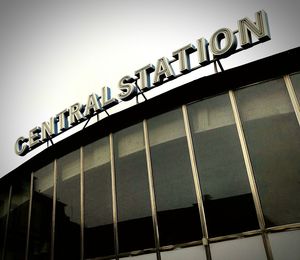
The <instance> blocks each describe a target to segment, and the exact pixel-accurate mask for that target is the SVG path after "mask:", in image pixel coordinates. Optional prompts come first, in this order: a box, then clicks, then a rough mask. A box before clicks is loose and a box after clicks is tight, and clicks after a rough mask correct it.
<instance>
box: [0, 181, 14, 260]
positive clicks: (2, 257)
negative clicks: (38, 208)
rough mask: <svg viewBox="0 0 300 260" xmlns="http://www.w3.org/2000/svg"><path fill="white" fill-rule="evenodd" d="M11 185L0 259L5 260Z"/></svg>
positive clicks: (10, 192)
mask: <svg viewBox="0 0 300 260" xmlns="http://www.w3.org/2000/svg"><path fill="white" fill-rule="evenodd" d="M12 188H13V187H12V185H10V187H9V193H8V203H7V216H6V221H5V230H4V241H3V252H2V256H1V259H2V260H4V259H5V251H6V241H7V231H8V221H9V212H10V205H11V196H12Z"/></svg>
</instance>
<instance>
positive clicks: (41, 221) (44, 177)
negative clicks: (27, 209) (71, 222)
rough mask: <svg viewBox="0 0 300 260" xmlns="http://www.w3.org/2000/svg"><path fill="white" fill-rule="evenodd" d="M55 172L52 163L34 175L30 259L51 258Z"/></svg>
mask: <svg viewBox="0 0 300 260" xmlns="http://www.w3.org/2000/svg"><path fill="white" fill-rule="evenodd" d="M53 172H54V165H53V163H50V164H49V165H47V166H45V167H43V168H41V169H40V170H38V171H36V172H35V173H34V184H33V196H32V211H31V220H30V240H29V241H30V242H29V259H50V258H51V231H52V208H53V182H54V180H53Z"/></svg>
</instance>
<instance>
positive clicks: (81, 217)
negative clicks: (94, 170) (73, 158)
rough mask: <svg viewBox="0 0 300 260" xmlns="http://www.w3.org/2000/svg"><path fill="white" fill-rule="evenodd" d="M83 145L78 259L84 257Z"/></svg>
mask: <svg viewBox="0 0 300 260" xmlns="http://www.w3.org/2000/svg"><path fill="white" fill-rule="evenodd" d="M83 156H84V154H83V147H82V146H81V147H80V249H81V250H80V259H81V260H83V259H84V175H83V169H84V165H83Z"/></svg>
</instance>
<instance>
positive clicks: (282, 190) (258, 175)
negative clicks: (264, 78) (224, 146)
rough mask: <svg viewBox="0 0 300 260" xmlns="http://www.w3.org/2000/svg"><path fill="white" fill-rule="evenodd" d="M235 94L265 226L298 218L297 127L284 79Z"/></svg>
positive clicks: (299, 141) (299, 155) (299, 153)
mask: <svg viewBox="0 0 300 260" xmlns="http://www.w3.org/2000/svg"><path fill="white" fill-rule="evenodd" d="M236 98H237V103H238V107H239V111H240V115H241V119H242V122H243V128H244V132H245V136H246V141H247V144H248V149H249V153H250V157H251V162H252V166H253V169H254V175H255V179H256V182H257V185H258V190H259V194H260V199H261V203H262V207H263V212H264V216H265V221H266V224H267V226H274V225H282V224H288V223H295V222H300V203H299V199H300V160H299V158H300V131H299V130H300V129H299V125H298V122H297V120H296V116H295V114H294V111H293V108H292V105H291V102H290V99H289V96H288V93H287V90H286V87H285V85H284V82H283V80H282V79H277V80H272V81H268V82H264V83H260V84H257V85H255V86H251V87H248V88H245V89H241V90H239V91H237V92H236Z"/></svg>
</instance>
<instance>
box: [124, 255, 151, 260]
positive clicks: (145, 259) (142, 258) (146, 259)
mask: <svg viewBox="0 0 300 260" xmlns="http://www.w3.org/2000/svg"><path fill="white" fill-rule="evenodd" d="M119 259H122V260H125V259H128V260H156V259H157V258H156V254H147V255H138V256H129V257H122V258H119Z"/></svg>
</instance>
